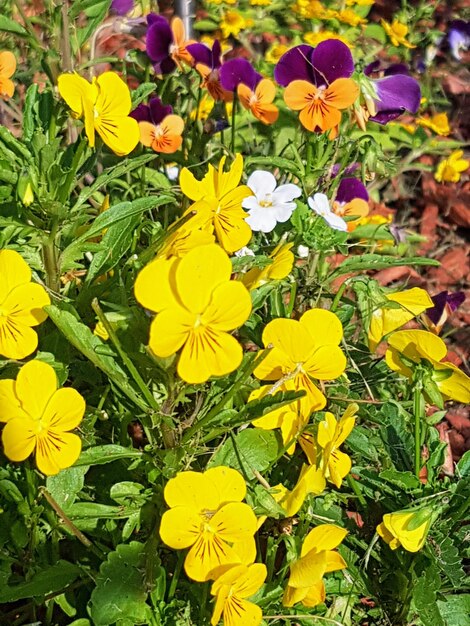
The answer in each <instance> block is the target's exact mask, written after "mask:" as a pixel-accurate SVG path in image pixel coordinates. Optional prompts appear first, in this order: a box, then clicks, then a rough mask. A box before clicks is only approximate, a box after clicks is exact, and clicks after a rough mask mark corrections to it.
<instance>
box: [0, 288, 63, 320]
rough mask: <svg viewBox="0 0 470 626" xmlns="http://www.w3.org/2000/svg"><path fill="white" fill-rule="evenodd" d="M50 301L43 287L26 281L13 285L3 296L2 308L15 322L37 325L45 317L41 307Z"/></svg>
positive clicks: (45, 314)
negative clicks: (5, 295) (25, 282)
mask: <svg viewBox="0 0 470 626" xmlns="http://www.w3.org/2000/svg"><path fill="white" fill-rule="evenodd" d="M50 303H51V299H50V298H49V295H48V293H47V291H46V290H45V289H44V287H41V285H36V284H34V283H27V284H25V285H18V287H14V288H13V289H12V290H11V291H10V293H9V294H8V296H7V297H6V298H5V300H4V302H3V304H2V308H3V309H4V310H5V311H6V312H7V315H8V316H9V317H11V318H13V319H14V320H15V322H16V323H18V324H22V325H24V326H37V325H38V324H41V323H42V322H44V320H45V319H46V318H47V313H46V312H45V311H44V310H43V307H44V306H48V305H49V304H50Z"/></svg>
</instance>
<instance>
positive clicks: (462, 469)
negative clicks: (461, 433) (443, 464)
mask: <svg viewBox="0 0 470 626" xmlns="http://www.w3.org/2000/svg"><path fill="white" fill-rule="evenodd" d="M456 469H457V476H460V477H461V478H467V477H468V476H470V450H467V451H466V452H465V454H464V455H463V457H462V458H461V459H460V461H459V462H458V463H457V468H456Z"/></svg>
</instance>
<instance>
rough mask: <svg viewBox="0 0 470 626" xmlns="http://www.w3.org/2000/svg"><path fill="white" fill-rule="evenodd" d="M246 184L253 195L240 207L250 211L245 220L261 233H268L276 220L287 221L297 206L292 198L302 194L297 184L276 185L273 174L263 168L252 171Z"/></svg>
mask: <svg viewBox="0 0 470 626" xmlns="http://www.w3.org/2000/svg"><path fill="white" fill-rule="evenodd" d="M247 185H248V187H249V188H250V189H251V191H252V192H253V193H254V194H255V195H254V196H248V198H245V199H244V200H243V203H242V207H243V208H244V209H246V210H247V211H249V213H250V215H249V216H248V217H247V218H245V220H246V222H247V224H248V225H249V226H250V227H251V229H252V230H254V231H261V232H262V233H270V232H271V231H272V230H274V228H275V227H276V224H277V223H278V222H287V220H288V219H289V218H290V216H291V215H292V213H293V212H294V209H295V208H296V206H297V205H296V203H295V202H293V200H294V198H298V197H299V196H301V195H302V190H301V189H300V187H298V186H297V185H293V184H287V185H280V186H279V187H277V182H276V179H275V178H274V176H273V175H272V174H271V173H270V172H265V171H263V170H258V171H256V172H253V174H252V175H251V176H250V178H249V179H248V182H247Z"/></svg>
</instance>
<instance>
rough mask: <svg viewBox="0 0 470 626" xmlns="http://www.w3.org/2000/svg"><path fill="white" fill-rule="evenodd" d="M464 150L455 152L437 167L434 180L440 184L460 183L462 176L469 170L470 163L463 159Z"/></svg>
mask: <svg viewBox="0 0 470 626" xmlns="http://www.w3.org/2000/svg"><path fill="white" fill-rule="evenodd" d="M462 157H463V150H455V151H454V152H452V154H450V155H449V156H448V157H447V159H444V160H443V161H441V162H440V163H439V165H438V166H437V170H436V173H435V174H434V178H435V179H436V180H437V181H438V182H439V183H442V182H446V183H458V182H459V180H460V174H461V173H462V172H465V171H466V170H468V166H469V165H470V161H467V159H463V158H462Z"/></svg>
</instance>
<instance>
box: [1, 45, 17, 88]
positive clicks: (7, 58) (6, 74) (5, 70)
mask: <svg viewBox="0 0 470 626" xmlns="http://www.w3.org/2000/svg"><path fill="white" fill-rule="evenodd" d="M15 70H16V59H15V55H14V54H13V52H10V51H9V50H4V51H3V52H0V98H2V99H3V100H8V99H9V98H11V97H12V96H13V94H14V93H15V85H14V84H13V81H12V80H11V77H12V76H13V74H14V73H15Z"/></svg>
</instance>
